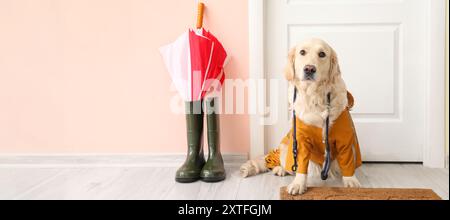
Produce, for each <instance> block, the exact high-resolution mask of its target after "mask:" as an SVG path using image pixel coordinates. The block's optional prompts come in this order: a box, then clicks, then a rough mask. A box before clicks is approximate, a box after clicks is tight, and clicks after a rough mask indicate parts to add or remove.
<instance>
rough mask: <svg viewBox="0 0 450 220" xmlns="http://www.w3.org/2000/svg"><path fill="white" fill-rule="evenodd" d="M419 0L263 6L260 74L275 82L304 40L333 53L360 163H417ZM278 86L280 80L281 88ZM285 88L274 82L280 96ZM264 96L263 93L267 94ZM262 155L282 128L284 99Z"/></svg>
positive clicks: (290, 0)
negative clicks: (349, 101) (317, 41)
mask: <svg viewBox="0 0 450 220" xmlns="http://www.w3.org/2000/svg"><path fill="white" fill-rule="evenodd" d="M425 3H426V1H424V0H266V1H265V4H266V6H265V8H266V12H265V13H266V15H265V18H266V29H265V39H266V45H265V47H266V49H265V51H266V52H265V60H266V70H267V71H266V72H267V73H268V74H267V77H268V78H277V79H283V75H282V71H283V68H284V65H285V64H286V56H287V53H288V50H289V48H291V47H293V46H294V45H296V44H297V43H298V42H301V41H302V40H304V39H307V38H310V37H319V38H322V39H324V40H325V41H327V42H328V43H329V44H330V45H331V46H332V47H333V48H334V49H335V50H336V52H337V53H338V56H339V60H340V65H341V70H342V74H343V78H344V80H345V82H346V84H347V86H348V89H349V91H350V92H351V93H352V94H353V95H354V97H355V102H356V105H355V108H354V111H353V112H352V115H353V117H354V121H355V125H356V128H357V132H358V137H359V141H360V145H361V149H362V154H363V159H364V160H366V161H422V149H423V145H424V140H425V139H424V137H425V133H426V132H425V130H424V129H425V127H424V125H425V108H424V106H425V100H426V99H425V94H426V92H425V91H426V88H425V85H426V84H425V83H424V80H425V79H426V77H425V75H424V72H425V71H424V68H425V65H426V63H425V60H426V59H424V56H425V54H426V50H425V49H426V48H425V45H426V44H425V42H426V41H425V40H426V35H425V33H426V31H427V30H426V25H425V21H426V19H425V17H426V13H425V10H423V9H424V7H425V6H426V4H425ZM283 81H284V80H283ZM286 85H287V84H286V82H280V88H281V90H282V91H287V88H286ZM269 92H270V91H269ZM278 100H281V101H279V102H280V105H279V108H278V110H279V113H278V119H279V120H278V121H277V123H275V124H274V125H270V126H266V130H265V132H266V135H265V137H266V140H265V143H267V145H268V146H267V147H269V148H273V147H276V146H277V145H278V143H279V142H280V140H281V138H282V137H283V136H284V135H285V132H286V131H288V130H289V128H290V122H289V115H290V113H289V112H288V108H287V92H281V93H280V96H279V97H278Z"/></svg>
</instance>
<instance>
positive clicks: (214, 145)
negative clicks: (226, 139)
mask: <svg viewBox="0 0 450 220" xmlns="http://www.w3.org/2000/svg"><path fill="white" fill-rule="evenodd" d="M216 104H218V101H217V99H207V100H206V111H207V114H206V118H207V124H208V128H207V129H208V149H209V153H208V161H207V162H206V164H205V166H204V167H203V169H202V172H201V174H200V177H201V179H202V180H203V181H205V182H220V181H222V180H224V179H225V167H224V165H223V158H222V154H221V153H220V139H219V130H220V124H219V116H218V115H217V114H216V112H217V111H216V109H217V106H216Z"/></svg>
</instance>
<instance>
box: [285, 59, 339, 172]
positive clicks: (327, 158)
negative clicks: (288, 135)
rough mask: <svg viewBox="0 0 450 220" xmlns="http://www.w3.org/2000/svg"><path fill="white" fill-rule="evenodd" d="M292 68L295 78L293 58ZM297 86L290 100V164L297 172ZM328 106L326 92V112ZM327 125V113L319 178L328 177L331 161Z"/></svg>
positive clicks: (329, 97)
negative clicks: (292, 157) (291, 162)
mask: <svg viewBox="0 0 450 220" xmlns="http://www.w3.org/2000/svg"><path fill="white" fill-rule="evenodd" d="M292 65H293V66H292V70H293V71H294V80H295V75H296V71H295V59H294V60H293V61H292ZM297 92H298V91H297V86H295V83H294V99H293V102H292V115H293V117H292V127H293V128H292V139H293V142H292V145H293V146H292V153H293V155H294V165H293V166H292V171H293V172H297V169H298V162H297V156H298V141H297V118H296V113H295V101H296V100H297ZM330 106H331V93H328V94H327V107H328V112H329V110H330ZM329 125H330V116H329V114H328V116H327V118H326V121H325V140H324V141H325V163H324V166H323V170H322V172H321V175H320V176H321V178H322V180H327V179H328V172H329V171H330V165H331V163H330V161H331V152H330V144H329V142H328V134H329Z"/></svg>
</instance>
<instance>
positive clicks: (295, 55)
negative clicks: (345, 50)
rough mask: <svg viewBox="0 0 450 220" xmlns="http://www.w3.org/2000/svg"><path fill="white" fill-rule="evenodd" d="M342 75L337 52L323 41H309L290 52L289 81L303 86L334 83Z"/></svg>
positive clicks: (287, 77) (287, 74) (287, 73)
mask: <svg viewBox="0 0 450 220" xmlns="http://www.w3.org/2000/svg"><path fill="white" fill-rule="evenodd" d="M294 70H295V72H294ZM340 74H341V73H340V68H339V63H338V58H337V55H336V52H335V51H334V50H333V48H331V47H330V46H329V45H328V44H327V43H326V42H325V41H323V40H320V39H310V40H307V41H305V42H303V43H300V44H298V45H297V46H296V47H294V48H292V49H291V50H290V52H289V56H288V64H287V66H286V70H285V76H286V79H287V80H288V81H298V82H300V83H301V84H312V83H322V82H333V81H334V80H335V79H336V78H337V77H340Z"/></svg>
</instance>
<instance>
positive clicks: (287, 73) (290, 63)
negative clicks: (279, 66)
mask: <svg viewBox="0 0 450 220" xmlns="http://www.w3.org/2000/svg"><path fill="white" fill-rule="evenodd" d="M295 50H296V49H295V47H294V48H292V49H291V50H290V51H289V54H288V60H287V64H286V68H285V69H284V77H286V79H287V81H293V80H294V59H295Z"/></svg>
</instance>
